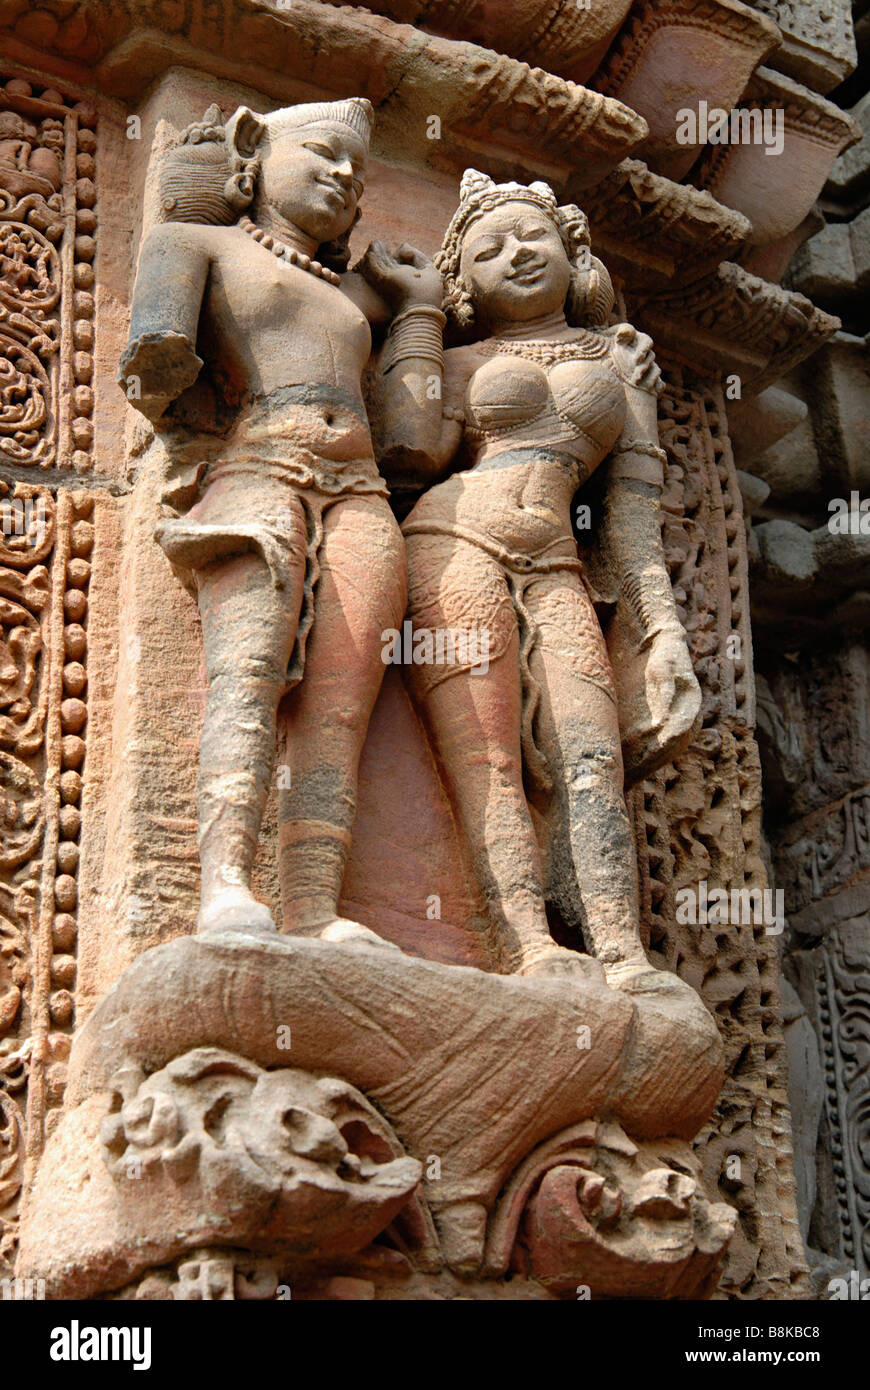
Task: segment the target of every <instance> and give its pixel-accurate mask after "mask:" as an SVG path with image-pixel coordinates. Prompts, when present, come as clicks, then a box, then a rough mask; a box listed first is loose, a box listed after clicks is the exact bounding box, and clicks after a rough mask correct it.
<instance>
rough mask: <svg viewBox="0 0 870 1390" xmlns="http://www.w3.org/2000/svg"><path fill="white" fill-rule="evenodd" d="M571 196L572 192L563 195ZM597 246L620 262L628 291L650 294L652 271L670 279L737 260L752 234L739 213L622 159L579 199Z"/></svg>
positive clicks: (630, 160) (702, 193) (706, 196)
mask: <svg viewBox="0 0 870 1390" xmlns="http://www.w3.org/2000/svg"><path fill="white" fill-rule="evenodd" d="M566 196H568V197H570V196H572V190H571V188H570V186H569V188H568V189H567V190H566ZM582 201H583V208H584V211H585V212H586V213H587V215H588V217H589V220H590V223H591V225H592V229H593V232H594V234H595V238H596V245H597V246H598V247H599V249H600V250H602V251H605V252H606V254H607V255H608V256H613V257H615V258H616V259H617V260H618V261H619V262H620V265H619V269H620V272H622V273H623V278H624V282H625V285H626V287H627V288H628V289H634V288H637V289H638V290H641V289H643V288H645V289H646V290H648V289H649V283H650V278H649V277H650V272H651V271H652V272H653V273H655V272H659V273H660V274H661V275H662V277H663V283H664V280H666V279H668V280H669V279H670V278H671V277H672V276H673V275H674V274H675V273H679V271H680V269H681V268H683V269H685V267H686V265H687V264H688V265H691V266H692V267H693V269H695V270H696V271H700V270H701V269H703V268H704V267H712V266H714V265H717V264H718V262H719V261H720V260H722V258H723V257H726V256H733V255H736V254H737V252H738V251H739V249H740V248H741V247H742V246H743V245H744V243H745V242H746V240H747V238H748V236H749V233H750V231H751V227H750V223H749V221H748V219H747V218H745V217H744V216H743V214H742V213H740V212H737V211H735V209H733V208H729V207H725V205H724V204H723V203H718V202H717V201H716V199H715V198H714V197H713V196H712V195H711V194H710V193H707V192H705V191H702V190H700V189H697V188H693V187H692V186H691V185H690V184H682V183H674V182H673V180H672V179H667V178H664V177H662V175H660V174H654V173H653V172H652V170H651V169H648V168H647V166H646V165H645V164H644V163H643V162H642V161H641V160H639V159H626V160H623V161H622V163H621V164H618V165H617V166H616V168H615V169H613V170H611V172H610V173H609V174H608V175H607V176H606V178H604V179H603V180H602V181H601V183H599V184H597V185H596V187H595V188H594V189H591V190H589V191H588V192H586V193H585V194H584V195H582Z"/></svg>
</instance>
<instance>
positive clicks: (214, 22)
mask: <svg viewBox="0 0 870 1390" xmlns="http://www.w3.org/2000/svg"><path fill="white" fill-rule="evenodd" d="M75 21H76V27H75V29H74V30H73V31H69V32H68V26H67V25H61V24H57V25H56V27H55V29H54V30H53V31H52V29H51V28H50V26H49V25H47V24H45V25H43V26H41V29H40V31H39V33H37V32H36V29H35V28H34V26H33V24H32V23H30V22H29V16H28V15H23V16H22V15H19V16H16V17H15V19H13V20H12V21H11V22H10V23H8V24H7V25H6V26H4V28H0V33H4V32H5V34H6V35H7V47H8V48H9V51H10V53H12V54H13V55H14V56H18V57H20V58H21V59H22V60H23V61H36V60H37V54H38V61H39V62H40V63H42V65H43V66H45V65H46V63H47V62H48V61H51V62H52V63H53V65H56V66H57V68H58V70H65V71H67V72H68V73H69V76H70V78H73V77H77V78H79V79H83V80H86V81H88V80H89V81H91V82H94V83H95V84H96V85H97V86H98V87H99V88H100V89H101V90H102V91H104V92H107V93H108V94H110V95H113V96H117V97H120V98H122V99H125V100H135V99H137V98H138V97H139V96H140V94H141V93H143V92H144V91H145V90H146V89H147V87H148V85H149V83H150V82H151V81H152V80H153V79H154V78H155V76H157V75H159V74H160V73H161V72H163V71H165V69H166V68H167V67H170V66H172V64H173V63H176V64H177V63H184V62H188V63H190V62H192V60H193V58H194V56H195V58H196V65H197V66H198V67H200V68H204V69H205V70H211V71H213V72H214V73H215V75H216V76H220V77H221V78H224V79H227V78H229V79H232V80H237V81H240V82H247V83H248V84H250V85H252V86H255V87H256V88H257V89H259V90H260V91H262V92H264V93H265V94H266V95H269V96H273V97H275V98H276V99H281V100H286V99H287V96H288V88H289V87H290V85H291V84H293V83H298V84H300V85H301V86H304V87H306V88H311V87H319V88H320V89H321V90H325V91H334V92H335V94H336V95H337V96H344V95H346V94H347V92H348V91H350V90H353V91H357V92H359V93H360V95H364V96H367V97H368V98H369V99H370V100H371V102H372V104H373V105H374V106H375V108H376V109H377V110H378V114H379V121H378V131H379V132H380V136H381V138H385V139H387V140H391V141H392V144H393V147H394V148H398V149H402V150H403V151H405V152H406V156H407V158H409V159H411V160H419V161H422V162H423V163H424V164H425V163H428V164H430V165H437V166H438V167H442V168H443V167H448V168H462V167H464V165H465V164H467V163H470V162H472V161H473V159H474V158H478V159H479V158H480V153H481V150H485V151H486V152H487V153H488V154H489V155H490V159H491V162H493V161H494V163H493V171H494V172H496V173H501V172H502V168H504V169H505V170H507V169H515V170H516V171H517V172H520V171H527V172H528V174H529V176H530V177H540V176H541V174H542V173H543V174H544V175H545V176H550V175H551V174H552V175H557V174H558V173H559V172H560V171H561V174H562V177H563V178H564V177H566V176H567V171H568V169H569V168H570V169H576V168H577V166H578V164H579V165H581V166H582V168H583V169H584V170H585V171H586V173H587V175H588V177H587V178H586V179H585V182H586V183H587V184H588V183H592V182H594V181H595V180H596V179H598V178H600V177H601V176H602V175H603V173H604V172H606V170H607V169H608V168H609V167H612V166H613V165H614V164H616V163H618V162H619V160H621V159H623V158H625V156H626V155H628V154H630V153H631V151H632V150H633V149H635V148H636V147H637V146H638V145H639V144H640V143H641V142H642V141H643V140H644V138H645V137H646V135H647V126H646V122H645V121H644V119H643V117H641V116H639V115H637V113H636V112H634V111H632V110H631V108H630V107H627V106H625V105H623V104H622V103H621V102H619V101H617V100H615V99H613V98H610V97H607V96H604V95H602V94H601V93H598V92H592V91H589V90H587V89H586V88H584V87H579V86H577V85H575V84H574V83H571V82H567V81H565V80H564V79H563V78H561V77H557V76H555V75H553V74H552V73H549V72H545V71H543V70H542V69H540V68H531V67H529V66H528V64H526V63H520V62H517V61H516V60H514V59H513V58H509V57H506V56H504V55H501V54H496V53H494V52H492V51H491V50H489V49H486V48H478V47H475V46H474V45H471V44H468V43H461V42H457V41H455V40H451V39H445V38H439V37H437V36H435V35H432V34H428V33H422V32H421V31H420V30H418V29H412V28H410V27H409V26H407V25H403V24H396V23H395V22H393V21H392V20H390V19H387V18H385V17H383V16H380V15H373V14H371V13H369V12H368V11H367V10H365V11H364V10H357V9H353V8H350V7H348V6H344V7H342V8H340V9H338V8H336V7H335V6H333V5H330V4H321V3H319V2H318V0H293V6H292V10H290V9H282V8H280V7H279V5H278V3H277V0H230V3H227V4H226V5H225V6H222V7H221V11H220V15H219V16H215V17H213V18H212V17H211V16H209V17H208V18H206V17H205V16H204V15H203V14H202V13H201V11H200V10H199V7H194V6H192V5H185V6H179V7H178V8H177V10H175V11H174V12H173V13H172V14H169V13H167V11H166V8H165V7H164V6H162V5H160V4H159V2H158V0H123V3H121V4H116V3H112V2H111V0H84V3H83V4H82V5H80V6H79V8H78V10H77V11H76V15H75ZM242 54H244V59H242V57H241V56H240V55H242ZM83 64H84V65H87V67H88V68H89V69H90V71H89V73H85V72H84V71H83V66H82V65H83ZM300 95H301V94H300ZM430 112H431V113H435V114H437V115H438V117H439V119H440V121H441V131H442V138H441V139H440V140H437V141H433V140H431V139H429V138H428V137H427V115H428V113H430ZM542 149H544V150H546V152H547V165H546V167H545V168H543V169H542V168H541V151H542ZM581 150H582V159H580V158H579V155H580V151H581ZM499 161H501V166H500V167H496V165H498V164H499Z"/></svg>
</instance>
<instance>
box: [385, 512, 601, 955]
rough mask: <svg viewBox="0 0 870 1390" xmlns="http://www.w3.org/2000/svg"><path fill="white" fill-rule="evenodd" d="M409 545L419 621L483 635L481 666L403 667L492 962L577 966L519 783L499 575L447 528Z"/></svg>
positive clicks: (514, 658)
mask: <svg viewBox="0 0 870 1390" xmlns="http://www.w3.org/2000/svg"><path fill="white" fill-rule="evenodd" d="M407 546H408V567H409V575H410V589H411V599H410V614H411V618H412V620H413V623H414V627H415V629H421V628H426V629H429V630H430V631H432V632H437V631H438V629H448V630H453V631H457V630H459V631H465V632H468V631H470V630H472V629H475V630H476V631H477V632H478V633H481V632H483V633H487V634H488V639H489V664H488V669H487V670H486V671H485V672H484V671H483V670H482V669H481V670H480V671H479V672H478V673H475V672H474V671H473V670H463V669H459V668H454V669H453V671H452V673H448V674H445V671H444V668H441V670H440V671H438V672H436V673H433V672H432V670H430V669H429V668H426V667H412V668H411V670H410V672H409V675H410V679H411V686H412V690H413V692H414V697H415V701H416V703H417V706H418V708H419V709H420V712H421V715H422V717H423V719H424V722H425V723H426V725H427V727H428V730H429V733H430V737H431V739H432V743H433V748H434V751H435V754H436V757H437V759H438V761H439V763H440V766H441V770H442V775H443V778H444V781H445V783H446V789H447V793H448V795H449V797H450V801H451V804H452V805H453V807H454V809H455V812H456V815H457V818H458V820H459V824H460V828H461V831H462V839H463V841H464V844H465V846H466V849H467V853H468V856H469V860H470V867H471V870H472V872H473V873H474V875H475V876H476V878H477V880H478V882H479V883H480V885H481V887H482V890H483V893H484V896H485V899H486V903H487V907H488V910H489V912H488V915H489V917H490V920H491V922H492V925H493V940H492V942H491V943H488V944H489V945H490V954H491V958H492V959H493V964H494V965H495V968H496V969H501V970H503V971H505V972H514V971H521V972H522V973H533V972H534V971H536V970H544V971H549V970H553V969H557V970H558V969H564V968H566V967H567V968H569V969H571V968H576V967H577V966H579V965H580V958H579V957H578V956H577V955H575V954H574V953H573V952H570V951H566V950H563V949H561V948H560V947H558V946H557V945H556V944H555V942H554V941H553V940H552V938H551V936H550V933H549V928H548V925H547V917H546V909H545V904H544V890H543V883H542V874H541V863H540V855H539V850H538V844H537V839H536V837H535V832H534V827H533V825H532V820H531V816H530V814H529V808H528V803H527V801H526V796H525V791H524V788H523V771H522V749H521V743H520V729H521V718H522V693H521V688H520V668H519V634H518V630H517V622H516V616H515V614H514V611H513V605H512V603H511V600H510V595H509V592H508V587H507V582H506V580H505V577H504V574H503V572H502V570H501V568H500V566H499V565H498V564H497V562H496V561H495V560H494V559H492V557H490V556H489V555H487V554H486V553H485V552H484V551H482V550H480V549H479V548H478V547H477V546H474V545H470V544H468V543H467V542H464V541H461V540H454V539H453V538H451V537H442V536H413V535H412V536H409V537H408V538H407ZM433 674H434V675H435V676H436V679H434V680H433V678H432V677H433ZM442 675H443V676H444V678H443V679H438V678H437V677H438V676H442Z"/></svg>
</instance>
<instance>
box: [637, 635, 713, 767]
mask: <svg viewBox="0 0 870 1390" xmlns="http://www.w3.org/2000/svg"><path fill="white" fill-rule="evenodd" d="M646 687H647V689H646V695H647V702H648V704H649V707H650V714H651V716H652V721H651V722H652V727H653V729H654V730H656V732H657V737H658V739H659V740H661V741H662V742H670V741H671V740H672V739H677V738H680V737H681V736H682V735H684V734H686V733H687V732H688V731H689V729H691V728H692V725H693V724H694V722H695V719H696V718H697V715H698V710H699V709H700V706H701V692H700V689H699V687H698V681H697V678H696V676H695V672H694V670H693V669H692V661H691V657H690V656H689V649H688V647H687V646H686V639H685V636H684V634H683V633H682V632H677V631H676V630H673V629H671V628H666V629H664V630H663V631H661V632H657V633H656V635H655V636H654V637H653V639H652V643H651V646H650V652H649V658H648V660H647V666H646Z"/></svg>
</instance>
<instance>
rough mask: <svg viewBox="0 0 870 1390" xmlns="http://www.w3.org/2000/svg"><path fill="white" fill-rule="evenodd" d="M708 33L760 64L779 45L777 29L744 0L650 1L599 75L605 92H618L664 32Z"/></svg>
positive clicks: (637, 13) (633, 17)
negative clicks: (657, 35)
mask: <svg viewBox="0 0 870 1390" xmlns="http://www.w3.org/2000/svg"><path fill="white" fill-rule="evenodd" d="M675 27H681V28H691V29H707V30H709V31H712V32H713V33H716V34H721V35H722V36H723V37H724V38H727V39H729V40H730V41H731V42H732V43H736V44H740V45H741V46H742V47H744V48H747V49H749V50H750V52H752V53H753V54H757V58H756V61H760V59H761V58H763V57H764V56H765V54H767V53H770V52H771V50H772V49H774V48H775V47H776V45H777V44H778V43H779V39H780V33H779V29H778V28H777V26H776V25H775V24H774V23H773V21H772V20H770V19H768V18H767V17H766V16H764V15H761V14H758V13H757V12H756V11H754V10H751V9H750V8H749V6H748V5H743V4H741V3H740V0H700V3H699V0H647V3H646V4H642V5H639V6H638V7H637V9H635V10H633V11H632V13H631V15H630V16H629V19H628V22H627V23H626V25H625V27H624V29H623V30H622V33H621V34H620V35H619V38H618V39H617V41H616V43H615V44H614V45H613V47H612V49H611V50H610V53H609V54H608V57H607V61H606V63H605V64H604V65H603V66H602V68H601V70H600V72H599V74H598V79H597V82H598V86H599V87H600V88H601V90H602V91H612V92H615V91H618V90H619V89H620V88H621V87H622V86H623V85H624V83H625V82H627V81H628V79H629V77H631V75H632V74H633V72H634V70H635V68H636V67H637V65H638V63H639V62H640V61H641V59H642V57H643V54H644V51H645V49H646V48H647V46H648V44H649V41H650V39H651V38H652V36H653V34H655V33H656V32H657V31H658V30H660V29H666V28H675Z"/></svg>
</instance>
